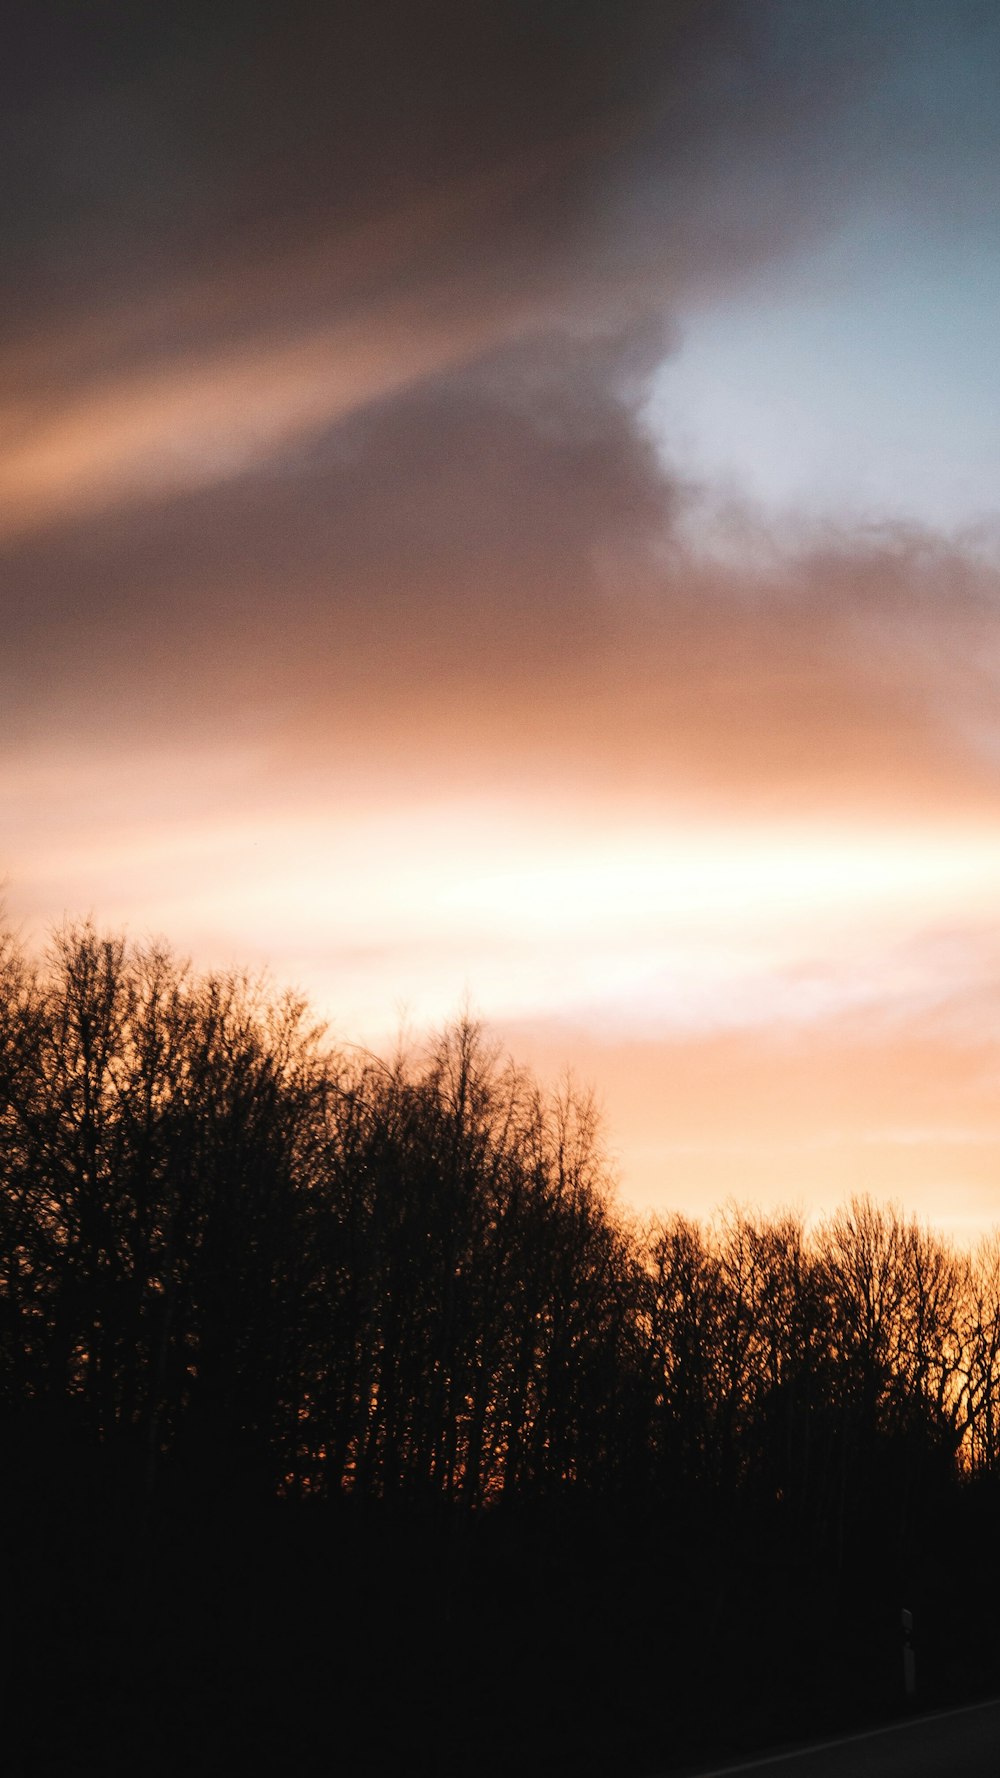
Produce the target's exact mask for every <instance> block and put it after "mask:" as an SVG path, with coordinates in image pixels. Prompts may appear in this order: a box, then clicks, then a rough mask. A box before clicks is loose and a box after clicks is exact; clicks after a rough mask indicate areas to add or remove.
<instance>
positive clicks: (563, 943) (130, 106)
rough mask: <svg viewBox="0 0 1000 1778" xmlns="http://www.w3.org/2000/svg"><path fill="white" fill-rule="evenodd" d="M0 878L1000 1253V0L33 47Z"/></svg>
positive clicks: (18, 195)
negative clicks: (489, 1035)
mask: <svg viewBox="0 0 1000 1778" xmlns="http://www.w3.org/2000/svg"><path fill="white" fill-rule="evenodd" d="M6 37H7V45H6V53H5V57H4V65H3V67H2V69H0V88H2V91H0V101H2V102H0V135H2V138H3V143H2V148H3V152H2V154H0V200H2V214H3V217H4V221H3V223H2V225H0V226H2V230H3V236H2V246H3V262H4V267H5V276H4V279H3V289H2V294H0V304H2V308H3V315H2V327H0V411H2V430H0V437H2V441H3V442H2V448H0V589H2V592H0V600H2V610H3V619H4V623H3V648H2V651H0V710H2V721H0V874H2V876H3V880H4V882H5V885H6V888H5V896H6V906H7V910H8V914H9V917H10V918H11V919H12V920H13V921H14V922H15V923H16V924H17V925H19V927H20V929H21V930H22V931H23V933H24V934H25V935H26V938H27V939H28V940H29V941H30V942H31V943H32V944H35V945H39V946H41V945H43V944H44V942H45V935H46V933H47V931H49V930H50V929H51V928H52V926H53V925H55V924H58V923H59V922H61V921H62V920H63V919H65V918H67V917H69V918H72V917H77V916H81V915H88V914H90V915H93V917H94V918H95V920H96V921H97V922H98V923H99V924H100V925H102V926H104V927H112V928H115V929H120V928H125V929H127V930H128V932H129V933H130V934H132V936H134V937H135V938H137V939H142V938H144V937H147V936H150V935H162V936H164V937H166V938H167V939H169V941H170V942H171V943H172V944H173V945H174V946H175V948H176V949H178V950H179V951H180V952H181V953H183V954H185V955H188V956H190V957H191V958H192V959H193V961H194V963H195V964H196V965H197V966H199V967H204V968H208V967H216V966H225V967H228V966H232V965H245V966H247V967H249V968H251V969H258V968H262V967H267V968H268V969H269V970H270V972H271V974H272V976H273V978H274V980H275V982H276V983H279V984H286V983H288V984H292V985H294V986H296V987H298V988H300V989H302V990H304V991H305V992H306V993H307V994H308V995H309V996H310V998H311V1000H312V1001H313V1003H314V1005H315V1006H316V1008H317V1009H318V1011H319V1012H320V1013H321V1014H322V1016H323V1017H324V1018H325V1019H327V1020H328V1021H329V1026H330V1033H331V1037H332V1039H333V1040H334V1041H336V1042H345V1043H348V1042H349V1043H355V1042H357V1043H362V1044H368V1045H371V1046H373V1047H375V1048H381V1047H385V1046H389V1045H391V1044H392V1043H393V1041H394V1038H395V1035H396V1033H397V1032H398V1030H399V1029H400V1027H401V1026H405V1028H406V1029H407V1030H409V1031H411V1032H413V1033H416V1034H419V1033H420V1032H422V1031H424V1030H427V1029H428V1028H433V1027H435V1026H437V1025H440V1024H441V1023H442V1022H444V1021H446V1020H447V1019H448V1018H449V1017H451V1016H453V1015H454V1014H455V1013H456V1012H457V1011H458V1010H459V1009H460V1008H462V1007H463V1006H465V1005H470V1006H472V1007H473V1008H474V1009H475V1010H476V1011H477V1012H478V1013H479V1014H480V1015H481V1016H482V1017H483V1018H484V1020H486V1022H487V1023H488V1024H489V1025H490V1027H491V1028H492V1029H493V1030H494V1031H495V1032H496V1034H497V1035H498V1037H499V1039H500V1041H501V1042H502V1043H503V1044H504V1045H505V1046H506V1047H508V1048H509V1049H510V1050H511V1051H512V1053H513V1054H514V1055H515V1056H517V1057H518V1058H519V1059H520V1060H523V1061H524V1062H526V1063H527V1064H529V1065H530V1066H532V1067H534V1068H535V1069H536V1070H537V1071H538V1072H539V1073H540V1074H541V1075H542V1076H543V1077H544V1078H546V1079H548V1078H555V1077H557V1076H558V1075H559V1074H560V1073H561V1072H562V1071H563V1070H564V1069H566V1068H569V1069H571V1070H572V1071H573V1073H574V1075H575V1076H576V1077H577V1078H578V1079H579V1080H581V1081H583V1082H589V1083H591V1084H593V1086H594V1087H595V1089H596V1091H597V1094H598V1096H599V1098H600V1100H601V1102H602V1104H603V1107H604V1112H605V1120H606V1130H607V1136H608V1141H609V1144H610V1147H611V1150H612V1152H613V1155H614V1157H615V1162H616V1166H617V1170H618V1174H619V1177H620V1182H621V1191H622V1195H623V1197H624V1199H625V1200H626V1202H628V1203H629V1204H632V1205H635V1206H636V1207H638V1208H639V1209H640V1210H643V1211H646V1210H652V1209H656V1210H661V1211H662V1210H669V1209H674V1208H679V1209H682V1210H685V1211H687V1212H688V1213H692V1214H706V1213H707V1212H709V1211H710V1210H711V1209H712V1208H713V1206H715V1205H718V1204H719V1203H721V1202H722V1201H723V1200H725V1199H727V1198H730V1197H733V1198H736V1199H737V1200H739V1201H743V1202H749V1203H754V1204H760V1205H762V1206H763V1207H765V1208H769V1207H777V1206H783V1205H793V1206H796V1207H798V1208H799V1209H801V1210H802V1211H803V1213H805V1214H807V1215H812V1214H817V1215H818V1214H821V1213H822V1212H823V1210H824V1209H825V1208H829V1207H831V1206H833V1205H835V1204H836V1203H838V1202H840V1201H842V1200H843V1199H844V1198H845V1197H847V1196H848V1195H849V1194H851V1193H853V1192H857V1191H868V1192H870V1193H872V1194H873V1195H874V1196H876V1197H881V1198H886V1199H892V1200H894V1201H896V1202H898V1203H902V1204H903V1205H904V1206H905V1207H907V1208H908V1209H913V1210H914V1211H915V1212H916V1213H918V1214H919V1215H920V1216H924V1217H927V1218H929V1219H930V1220H932V1221H934V1222H935V1223H936V1224H937V1225H938V1226H939V1227H941V1228H944V1229H946V1230H949V1231H952V1232H955V1233H956V1234H960V1235H962V1236H963V1237H964V1236H966V1235H967V1234H971V1233H975V1232H978V1231H979V1230H981V1229H983V1228H986V1227H988V1226H990V1225H992V1224H993V1223H994V1222H995V1221H1000V698H998V692H1000V478H998V475H997V470H998V464H1000V329H998V326H997V316H998V313H1000V107H998V106H997V103H996V96H997V92H998V90H1000V12H998V11H997V9H996V7H995V6H994V5H993V4H992V0H907V3H906V4H903V3H902V0H761V3H760V4H758V5H753V6H748V5H746V4H745V0H687V3H685V0H678V3H677V4H670V3H669V0H656V3H653V0H622V3H620V4H618V5H615V6H609V5H607V3H606V0H531V4H529V3H528V0H506V3H504V0H501V3H499V4H498V3H497V0H490V3H488V4H487V3H486V0H461V3H459V0H433V3H432V0H428V3H427V4H413V0H372V3H371V4H368V5H366V6H364V7H355V6H350V7H349V6H347V5H339V4H333V5H331V4H330V3H329V0H326V3H325V4H322V5H319V4H316V5H310V4H305V3H303V0H290V4H288V5H286V6H284V7H282V8H275V7H273V6H264V5H262V4H256V3H255V0H239V3H235V0H233V3H229V0H215V3H214V4H212V5H210V6H206V5H204V4H203V3H200V4H195V3H188V0H175V4H173V5H171V6H169V7H164V8H157V9H153V8H146V7H136V6H134V5H129V4H125V3H124V0H122V3H120V4H110V3H100V0H81V3H79V4H75V5H69V4H67V3H57V0H21V3H20V4H15V5H14V6H13V8H12V13H11V23H10V25H9V27H8V31H7V33H6Z"/></svg>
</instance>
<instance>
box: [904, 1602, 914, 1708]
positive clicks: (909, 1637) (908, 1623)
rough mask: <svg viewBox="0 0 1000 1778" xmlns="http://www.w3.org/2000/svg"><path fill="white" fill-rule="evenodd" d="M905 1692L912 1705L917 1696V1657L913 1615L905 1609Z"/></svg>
mask: <svg viewBox="0 0 1000 1778" xmlns="http://www.w3.org/2000/svg"><path fill="white" fill-rule="evenodd" d="M903 1690H904V1691H905V1693H906V1701H907V1703H908V1704H912V1702H913V1700H914V1698H915V1697H916V1695H917V1657H916V1652H915V1650H914V1647H913V1613H912V1611H907V1609H906V1607H905V1605H904V1607H903Z"/></svg>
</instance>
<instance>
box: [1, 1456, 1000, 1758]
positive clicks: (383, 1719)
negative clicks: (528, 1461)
mask: <svg viewBox="0 0 1000 1778" xmlns="http://www.w3.org/2000/svg"><path fill="white" fill-rule="evenodd" d="M66 1480H67V1482H68V1480H69V1478H68V1477H67V1478H66ZM19 1493H20V1498H19V1500H18V1503H17V1506H18V1511H17V1514H16V1516H14V1515H10V1516H7V1517H6V1518H5V1522H4V1526H3V1540H4V1545H5V1549H4V1556H5V1585H4V1595H3V1600H2V1603H0V1631H2V1636H3V1648H2V1650H0V1653H2V1663H0V1674H2V1679H0V1684H2V1705H3V1738H2V1743H0V1766H2V1768H3V1770H4V1772H5V1774H9V1775H10V1778H56V1775H58V1778H63V1775H70V1774H87V1773H91V1772H94V1773H98V1772H99V1773H100V1774H101V1778H115V1775H116V1774H121V1775H122V1778H125V1775H126V1774H127V1775H128V1778H134V1775H135V1774H136V1773H139V1772H141V1773H142V1774H143V1778H174V1774H181V1773H183V1774H184V1775H185V1778H201V1775H205V1778H207V1775H208V1774H212V1778H217V1775H218V1773H219V1772H226V1773H227V1774H230V1773H232V1774H238V1773H240V1772H241V1771H242V1770H244V1769H246V1770H251V1769H252V1770H259V1769H271V1770H274V1771H281V1772H282V1773H283V1774H287V1775H288V1778H297V1775H298V1774H302V1775H303V1778H304V1775H306V1774H310V1775H311V1774H314V1773H317V1774H319V1773H322V1774H324V1775H327V1774H336V1773H338V1772H344V1773H349V1774H350V1775H351V1778H376V1775H381V1774H392V1775H393V1778H398V1775H399V1774H401V1773H405V1774H406V1775H407V1778H458V1774H462V1778H467V1774H469V1773H470V1772H475V1773H476V1775H477V1778H500V1775H501V1774H503V1775H504V1778H507V1774H509V1773H510V1772H511V1771H517V1772H518V1774H519V1775H521V1778H524V1775H529V1774H534V1773H538V1774H541V1773H546V1774H551V1773H553V1772H561V1771H572V1772H573V1773H574V1774H575V1775H576V1778H598V1775H600V1778H608V1774H612V1773H613V1774H614V1775H615V1778H630V1775H632V1774H634V1775H635V1778H642V1775H644V1774H647V1775H648V1774H649V1773H655V1772H666V1771H668V1770H672V1771H680V1770H685V1771H688V1772H693V1771H705V1770H708V1769H711V1768H713V1767H714V1768H719V1767H725V1766H727V1765H734V1764H738V1763H739V1761H741V1760H746V1759H752V1758H753V1757H754V1756H755V1755H759V1753H760V1750H762V1749H765V1748H768V1747H772V1748H773V1747H775V1746H777V1745H785V1746H787V1745H789V1744H794V1743H796V1742H800V1743H801V1742H806V1741H817V1740H828V1739H830V1738H833V1737H836V1736H839V1735H843V1734H845V1733H850V1732H851V1731H852V1730H854V1729H856V1728H858V1727H859V1726H861V1725H871V1724H878V1723H879V1722H880V1721H881V1722H882V1723H885V1722H887V1721H889V1720H891V1719H892V1717H893V1716H896V1715H899V1714H900V1713H901V1707H902V1698H901V1689H902V1686H901V1679H902V1659H901V1657H902V1647H901V1633H900V1625H899V1591H900V1577H899V1574H898V1572H897V1563H896V1559H895V1557H894V1556H893V1555H892V1553H891V1551H886V1550H884V1549H883V1550H881V1551H880V1550H879V1548H878V1547H877V1544H876V1543H874V1542H872V1543H871V1544H870V1545H869V1546H867V1547H865V1546H862V1545H860V1544H859V1546H858V1550H857V1554H856V1559H855V1560H852V1561H851V1562H850V1563H848V1562H845V1563H844V1564H843V1565H842V1566H841V1567H840V1569H839V1570H838V1569H837V1568H836V1567H835V1566H832V1565H826V1566H824V1565H823V1564H821V1563H817V1564H816V1565H814V1566H813V1565H810V1563H809V1562H808V1561H806V1560H803V1559H799V1560H798V1561H796V1562H792V1561H791V1560H789V1558H788V1552H787V1549H783V1547H782V1541H781V1539H780V1538H779V1537H777V1536H776V1535H774V1534H772V1535H771V1536H770V1537H769V1536H768V1535H767V1534H766V1529H765V1527H763V1526H762V1525H761V1524H760V1523H757V1524H755V1525H753V1526H752V1527H751V1528H750V1529H749V1531H744V1530H741V1528H740V1526H739V1525H738V1524H735V1523H734V1524H732V1525H729V1526H728V1527H724V1526H721V1525H720V1521H719V1518H718V1516H717V1515H716V1516H715V1518H714V1519H713V1520H712V1521H710V1522H705V1523H699V1521H698V1518H697V1515H696V1513H695V1511H694V1509H693V1508H692V1507H690V1506H689V1509H688V1511H687V1513H686V1514H685V1515H684V1516H683V1517H682V1516H681V1515H680V1513H679V1512H676V1511H675V1512H671V1511H669V1510H666V1509H665V1510H663V1511H658V1512H655V1513H654V1512H651V1511H650V1510H649V1509H648V1508H646V1509H643V1510H639V1509H638V1508H636V1507H635V1506H633V1507H630V1506H629V1504H628V1502H625V1501H623V1502H621V1503H620V1504H619V1507H618V1508H617V1509H616V1510H612V1509H611V1505H610V1503H608V1502H604V1503H603V1504H602V1505H601V1507H600V1509H599V1510H598V1509H597V1508H589V1509H588V1508H586V1507H585V1506H583V1505H580V1504H577V1505H576V1506H575V1507H572V1508H571V1507H570V1506H569V1505H568V1504H567V1503H565V1502H564V1503H563V1504H562V1506H560V1507H559V1508H558V1510H556V1509H555V1508H542V1507H536V1508H533V1509H531V1510H529V1509H524V1510H521V1511H518V1512H516V1513H515V1512H512V1511H504V1512H499V1511H498V1512H495V1513H487V1514H485V1515H480V1516H478V1517H473V1518H471V1519H466V1520H464V1521H463V1520H462V1519H460V1518H457V1517H455V1516H451V1517H448V1516H444V1517H441V1516H438V1515H434V1514H430V1515H426V1514H418V1513H414V1512H412V1511H403V1510H402V1509H397V1510H394V1511H393V1510H389V1509H388V1508H387V1507H385V1506H384V1505H382V1506H380V1507H378V1508H375V1507H370V1508H368V1509H365V1510H362V1509H360V1508H357V1507H353V1506H352V1505H351V1503H349V1502H344V1503H340V1504H339V1505H338V1504H337V1503H327V1504H325V1505H320V1504H317V1505H316V1506H309V1505H302V1504H300V1505H297V1506H293V1505H291V1504H290V1503H287V1502H281V1501H271V1502H267V1501H264V1500H257V1501H256V1502H254V1501H249V1500H247V1499H246V1498H242V1499H241V1498H239V1496H238V1494H236V1495H234V1494H233V1493H231V1492H230V1491H228V1490H225V1489H223V1490H220V1491H218V1492H214V1491H213V1492H209V1493H206V1492H203V1491H200V1490H199V1487H198V1486H197V1485H193V1484H190V1483H189V1484H188V1485H186V1486H184V1487H182V1486H181V1485H180V1483H179V1482H178V1484H177V1486H176V1488H173V1491H171V1488H169V1487H167V1485H166V1484H164V1487H163V1489H162V1490H161V1492H160V1498H159V1499H158V1500H157V1502H156V1503H155V1504H153V1505H150V1504H148V1503H142V1502H141V1500H140V1499H139V1498H138V1497H137V1496H135V1495H130V1494H129V1493H128V1492H125V1493H122V1492H120V1491H119V1492H118V1493H117V1497H116V1491H115V1490H114V1489H113V1488H111V1487H110V1486H109V1477H108V1475H107V1473H106V1471H104V1472H102V1471H100V1470H95V1472H94V1473H93V1475H92V1476H90V1477H89V1478H88V1474H87V1472H86V1470H85V1468H84V1467H77V1468H76V1469H75V1471H74V1472H73V1474H72V1485H71V1486H69V1485H58V1484H57V1479H56V1477H55V1476H54V1475H53V1473H52V1472H51V1471H50V1472H48V1473H45V1474H36V1476H35V1479H34V1485H33V1487H32V1489H31V1490H25V1491H23V1492H21V1491H20V1490H19ZM11 1504H13V1502H12V1503H11ZM992 1504H993V1503H991V1507H992ZM996 1518H997V1515H996V1514H995V1513H994V1512H993V1511H992V1510H991V1511H990V1512H989V1514H988V1517H987V1516H985V1515H984V1519H983V1520H982V1521H979V1522H978V1525H977V1524H976V1523H974V1522H973V1520H972V1519H971V1518H970V1521H969V1523H968V1524H966V1525H965V1527H964V1529H965V1532H966V1547H967V1548H974V1547H976V1537H975V1536H974V1533H975V1532H976V1530H977V1529H978V1531H979V1534H980V1535H979V1538H978V1559H977V1561H976V1562H975V1563H974V1564H963V1565H961V1567H958V1568H956V1567H955V1566H954V1564H953V1563H952V1561H951V1559H950V1556H951V1551H950V1548H945V1547H944V1546H943V1545H942V1547H941V1548H939V1549H937V1550H934V1549H931V1548H928V1551H927V1554H926V1560H925V1563H924V1566H923V1569H922V1570H921V1572H920V1573H919V1574H916V1575H913V1574H911V1575H910V1576H909V1577H908V1578H909V1581H910V1592H911V1601H910V1602H911V1605H912V1606H913V1608H914V1610H915V1613H916V1617H917V1623H918V1636H917V1643H918V1655H917V1658H918V1664H919V1669H920V1689H921V1696H920V1705H921V1708H922V1709H924V1710H932V1709H935V1708H937V1709H941V1708H946V1707H948V1706H950V1705H954V1704H957V1703H960V1702H964V1701H968V1700H970V1699H974V1698H975V1697H976V1696H977V1695H978V1696H979V1697H982V1696H984V1695H986V1694H989V1693H992V1692H995V1691H996V1690H997V1689H998V1679H1000V1663H998V1660H997V1647H996V1629H995V1625H994V1621H993V1618H994V1613H993V1611H992V1597H993V1591H994V1589H993V1588H992V1587H991V1586H990V1585H989V1584H988V1575H989V1573H990V1571H991V1569H992V1568H994V1567H995V1556H996V1552H995V1549H991V1548H990V1544H989V1539H990V1535H991V1534H993V1527H994V1525H995V1524H996ZM998 1734H1000V1714H998V1707H997V1706H989V1707H987V1708H984V1709H983V1710H982V1711H981V1712H980V1713H979V1714H975V1713H973V1714H971V1715H968V1716H963V1717H952V1718H944V1717H943V1718H941V1719H940V1720H939V1721H938V1722H927V1723H923V1724H916V1723H906V1724H904V1725H903V1726H902V1727H901V1728H900V1729H899V1730H896V1731H893V1733H891V1734H886V1735H884V1736H882V1737H876V1738H875V1739H874V1740H872V1741H870V1742H868V1741H865V1742H860V1741H859V1742H854V1743H852V1744H851V1745H850V1746H849V1747H848V1748H844V1749H840V1748H830V1749H826V1750H821V1751H818V1752H814V1753H811V1754H808V1755H801V1756H796V1758H795V1760H789V1759H788V1758H787V1757H786V1758H784V1759H782V1760H781V1761H780V1762H779V1763H778V1764H777V1765H776V1767H775V1770H776V1772H778V1773H780V1774H781V1778H795V1774H799V1773H801V1778H836V1775H837V1774H840V1773H843V1772H850V1773H851V1774H852V1775H853V1774H856V1773H863V1772H868V1771H871V1772H877V1773H882V1772H886V1773H892V1772H896V1771H899V1772H903V1771H905V1772H907V1773H908V1774H911V1775H915V1774H918V1773H923V1772H925V1771H926V1772H928V1773H929V1772H935V1773H937V1772H942V1773H944V1772H947V1773H950V1774H955V1775H956V1778H957V1775H958V1774H965V1773H967V1774H977V1773H980V1772H985V1771H989V1772H990V1773H991V1774H995V1773H996V1772H997V1771H1000V1753H998V1752H995V1751H994V1749H995V1748H996V1747H997V1745H998ZM845 1760H846V1763H845ZM893 1760H895V1762H896V1763H892V1761H893ZM863 1761H867V1763H862V1762H863ZM886 1761H889V1762H890V1763H886ZM921 1761H922V1762H923V1763H920V1762H921ZM963 1761H964V1762H965V1763H962V1762H963ZM984 1761H985V1762H986V1763H985V1764H984V1763H983V1762H984ZM928 1762H929V1763H928ZM977 1762H978V1763H977ZM773 1763H774V1762H773V1761H772V1764H773ZM755 1770H756V1771H757V1772H758V1773H765V1772H767V1771H769V1770H770V1766H767V1765H765V1766H758V1767H756V1768H755Z"/></svg>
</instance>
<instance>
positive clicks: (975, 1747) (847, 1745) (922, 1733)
mask: <svg viewBox="0 0 1000 1778" xmlns="http://www.w3.org/2000/svg"><path fill="white" fill-rule="evenodd" d="M742 1773H746V1774H747V1778H1000V1698H994V1699H991V1700H990V1702H989V1703H986V1704H973V1705H970V1706H969V1707H968V1708H965V1709H962V1710H944V1711H940V1712H938V1713H937V1714H935V1715H931V1716H913V1717H908V1718H907V1720H906V1721H905V1722H901V1723H893V1724H892V1726H891V1727H889V1728H882V1729H874V1730H872V1731H871V1732H870V1733H868V1734H864V1735H846V1736H844V1737H843V1738H842V1739H840V1740H836V1741H821V1742H817V1743H816V1744H815V1745H814V1746H811V1747H803V1748H799V1749H798V1750H796V1751H793V1752H787V1753H777V1754H770V1755H769V1756H768V1757H766V1758H764V1759H755V1760H747V1761H745V1762H744V1763H743V1764H742V1765H741V1764H736V1765H728V1766H714V1767H712V1769H711V1770H710V1771H705V1770H704V1769H702V1771H701V1772H699V1773H697V1774H694V1773H692V1774H691V1778H724V1775H725V1778H738V1775H739V1774H742Z"/></svg>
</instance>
